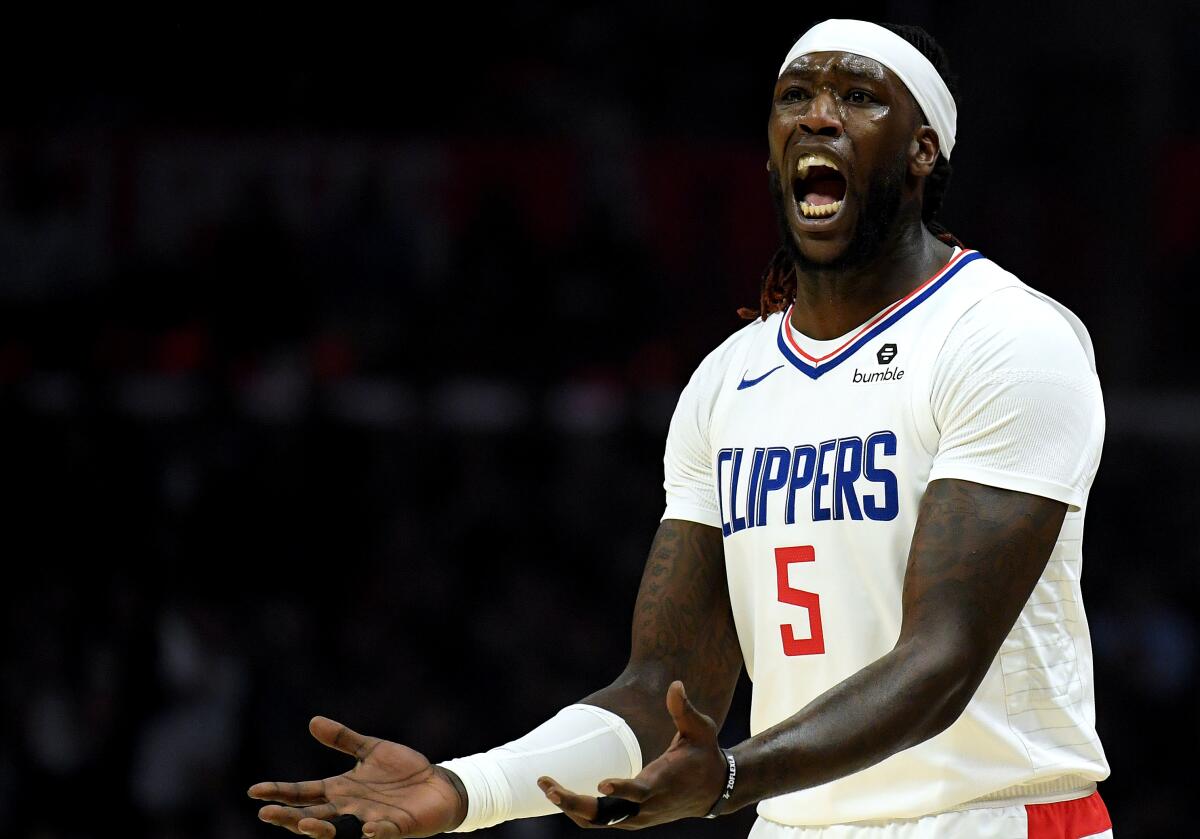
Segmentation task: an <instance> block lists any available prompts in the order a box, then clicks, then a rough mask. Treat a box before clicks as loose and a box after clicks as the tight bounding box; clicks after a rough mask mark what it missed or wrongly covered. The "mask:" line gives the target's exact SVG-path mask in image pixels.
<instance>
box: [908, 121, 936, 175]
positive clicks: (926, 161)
mask: <svg viewBox="0 0 1200 839" xmlns="http://www.w3.org/2000/svg"><path fill="white" fill-rule="evenodd" d="M940 148H941V141H940V140H938V135H937V132H936V131H934V130H933V128H932V127H930V126H928V125H922V126H921V127H920V128H918V129H917V131H916V133H915V134H913V139H912V143H911V144H910V145H909V149H908V171H909V172H910V173H911V174H913V175H916V176H917V177H919V178H927V177H929V173H930V172H932V171H933V165H934V164H935V163H937V159H938V152H939V149H940Z"/></svg>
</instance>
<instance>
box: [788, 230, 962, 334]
mask: <svg viewBox="0 0 1200 839" xmlns="http://www.w3.org/2000/svg"><path fill="white" fill-rule="evenodd" d="M901 229H902V230H904V231H906V233H905V234H904V235H900V236H895V237H892V238H889V239H888V240H886V241H885V242H884V243H883V245H882V246H881V247H880V248H879V252H878V253H877V254H876V256H875V257H873V258H872V259H870V260H869V261H867V262H864V263H862V264H861V265H857V266H855V267H853V268H849V269H838V268H831V269H822V268H820V267H815V266H813V265H811V264H809V265H807V266H805V268H804V269H801V268H800V266H798V265H797V266H796V277H797V282H796V305H795V306H793V307H792V327H793V328H794V329H796V330H797V331H798V332H801V333H803V334H804V335H807V336H808V337H810V338H815V339H816V340H818V341H827V340H829V339H831V338H837V337H839V336H841V335H845V334H846V333H847V332H849V331H850V330H852V329H854V327H856V326H859V325H860V324H862V323H864V322H865V321H866V320H867V318H869V317H871V315H873V314H875V313H876V312H878V311H879V310H880V309H882V308H884V307H885V306H887V305H888V304H889V303H891V302H893V301H895V300H899V299H900V298H901V297H903V296H904V295H906V294H908V292H910V291H912V290H913V289H914V288H916V287H917V286H919V285H920V284H921V283H923V282H925V281H926V280H927V279H929V278H930V277H931V276H933V274H934V273H936V272H937V270H938V269H939V268H941V267H942V266H943V265H945V264H946V262H948V261H949V259H950V255H951V254H952V253H953V252H954V248H953V247H952V246H951V245H947V244H946V243H945V242H943V241H941V240H940V239H938V238H937V237H936V236H934V235H933V234H932V233H930V232H929V231H928V230H927V229H926V227H925V225H924V224H921V223H920V222H919V220H918V222H917V224H915V225H904V226H903V227H902V228H901Z"/></svg>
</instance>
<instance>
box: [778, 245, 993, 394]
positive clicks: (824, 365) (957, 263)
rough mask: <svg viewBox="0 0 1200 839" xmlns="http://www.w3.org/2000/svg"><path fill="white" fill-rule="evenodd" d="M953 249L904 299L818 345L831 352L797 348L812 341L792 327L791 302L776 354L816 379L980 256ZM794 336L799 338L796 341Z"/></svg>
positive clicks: (782, 322)
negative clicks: (825, 346)
mask: <svg viewBox="0 0 1200 839" xmlns="http://www.w3.org/2000/svg"><path fill="white" fill-rule="evenodd" d="M955 248H956V251H955V253H954V254H953V255H951V257H950V259H949V260H948V261H947V262H946V264H945V265H943V266H942V267H941V268H939V269H938V270H937V272H936V273H934V275H933V276H932V277H930V278H929V279H927V280H925V282H923V283H921V284H920V285H919V286H917V287H916V288H914V289H913V290H912V291H910V292H909V293H908V294H906V295H904V297H901V298H900V299H899V300H897V301H895V302H894V303H891V304H890V305H889V306H887V308H885V309H884V310H883V311H881V312H879V313H878V314H876V315H875V316H874V317H872V318H871V319H870V320H869V321H867V322H866V323H865V324H863V325H862V326H860V327H859V328H858V329H856V330H853V331H852V332H849V333H847V334H846V335H843V336H841V337H840V338H833V339H831V340H830V341H828V342H818V343H829V344H833V343H837V344H838V345H837V346H836V347H835V348H834V349H833V350H831V351H830V352H828V353H825V354H824V355H814V354H810V353H808V352H806V351H805V350H804V348H803V347H802V346H801V344H800V340H801V339H802V340H805V341H808V342H812V341H813V340H814V339H812V338H808V337H807V336H805V335H803V333H797V332H796V331H795V330H794V329H793V328H792V307H793V306H795V303H793V304H792V305H791V306H788V307H787V309H786V310H785V311H784V313H783V317H782V318H781V319H780V323H779V336H778V345H779V350H780V352H782V353H783V356H784V358H785V359H787V361H789V362H791V364H792V366H794V367H796V368H797V369H798V370H800V372H802V373H804V374H805V375H806V376H808V377H809V378H812V379H816V378H819V377H820V376H821V375H823V374H825V373H827V372H829V371H830V370H832V369H833V368H835V367H837V366H838V365H839V364H841V363H842V362H843V361H845V360H846V359H847V358H849V357H850V356H851V355H853V354H854V353H855V352H856V351H857V350H858V349H859V348H860V347H861V346H862V345H863V344H865V343H866V342H867V341H869V340H871V339H872V338H874V337H875V336H876V335H879V334H880V333H881V332H883V331H884V330H886V329H887V328H888V327H890V326H891V325H892V324H893V323H895V322H896V321H898V320H900V318H902V317H904V316H905V315H906V314H908V313H909V312H911V311H912V310H913V309H915V308H916V307H917V306H919V305H921V303H923V302H924V301H925V300H927V299H929V297H930V295H932V294H933V293H934V292H936V291H937V290H938V289H939V288H941V287H942V286H943V285H945V284H946V282H947V281H948V280H949V279H950V278H951V277H953V276H954V275H955V274H957V273H958V271H959V270H960V269H961V268H962V267H963V266H964V265H966V264H967V263H969V262H973V261H974V260H976V259H980V258H982V257H983V254H981V253H979V251H976V250H972V249H971V248H958V246H955ZM797 335H799V339H798V338H797ZM822 349H823V348H822Z"/></svg>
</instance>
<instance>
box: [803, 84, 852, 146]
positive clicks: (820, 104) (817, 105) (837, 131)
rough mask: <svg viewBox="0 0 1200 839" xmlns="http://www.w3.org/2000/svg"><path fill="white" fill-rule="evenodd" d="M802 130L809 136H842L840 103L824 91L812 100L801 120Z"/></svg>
mask: <svg viewBox="0 0 1200 839" xmlns="http://www.w3.org/2000/svg"><path fill="white" fill-rule="evenodd" d="M800 128H801V129H803V130H804V131H805V133H808V134H821V135H824V136H826V137H840V136H841V135H842V130H843V126H842V118H841V115H840V113H839V111H838V102H837V99H836V98H835V97H834V95H833V94H832V93H830V92H829V91H828V90H822V91H821V92H820V93H818V94H817V95H816V96H814V97H813V98H812V102H811V103H810V104H809V107H808V110H807V111H806V112H805V114H804V116H802V117H801V118H800Z"/></svg>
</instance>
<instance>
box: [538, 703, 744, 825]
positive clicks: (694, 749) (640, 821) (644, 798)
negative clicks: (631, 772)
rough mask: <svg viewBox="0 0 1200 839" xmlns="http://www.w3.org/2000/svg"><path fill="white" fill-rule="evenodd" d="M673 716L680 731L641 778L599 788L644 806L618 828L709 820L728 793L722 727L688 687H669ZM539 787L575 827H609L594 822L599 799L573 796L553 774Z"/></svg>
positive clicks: (614, 780) (610, 781)
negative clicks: (691, 697)
mask: <svg viewBox="0 0 1200 839" xmlns="http://www.w3.org/2000/svg"><path fill="white" fill-rule="evenodd" d="M667 711H668V712H670V714H671V718H672V719H673V720H674V721H675V729H676V733H675V737H674V738H673V739H672V740H671V745H670V746H669V747H667V750H666V751H665V752H663V753H662V755H661V756H660V757H659V758H658V759H657V760H655V761H653V762H651V763H650V764H649V765H648V766H646V767H644V768H643V769H642V771H641V772H639V773H638V776H637V777H636V778H630V779H622V778H606V779H605V780H603V781H601V782H600V783H599V784H598V785H597V789H598V790H599V791H600V792H601V793H602V794H604V795H612V796H616V797H618V798H626V799H629V800H630V801H636V802H638V804H639V805H641V809H640V810H639V812H638V814H637V815H636V816H630V817H629V818H627V819H625V820H624V821H621V822H618V823H617V824H614V825H612V826H613V827H618V828H621V829H622V830H638V829H640V828H643V827H650V826H652V825H656V824H663V823H664V822H670V821H675V820H676V819H683V818H688V817H703V816H705V815H707V814H708V811H709V809H710V808H711V807H712V805H713V802H714V801H716V800H717V796H719V795H720V794H721V792H722V791H723V790H724V788H725V780H726V778H727V777H728V772H729V764H728V763H726V762H725V757H724V756H723V755H722V754H721V749H720V747H719V746H718V745H717V726H716V723H714V722H713V719H712V717H709V716H707V715H705V714H702V713H700V712H699V711H697V710H696V709H695V707H694V706H693V705H692V703H691V702H689V701H688V698H687V694H686V693H685V692H684V690H683V682H680V681H674V682H671V686H670V687H669V688H667ZM538 786H539V787H541V789H542V792H543V793H545V794H546V797H547V798H549V799H550V801H552V802H553V803H554V804H555V805H556V806H557V807H558V808H559V809H560V810H562V811H563V812H564V813H566V814H567V817H568V818H570V819H571V821H573V822H575V824H577V825H579V826H580V827H605V825H597V824H592V823H591V820H592V819H593V818H595V817H596V801H597V799H596V797H595V796H592V795H581V794H577V793H574V792H571V791H570V790H568V789H565V788H563V787H562V786H560V785H559V783H558V782H557V781H555V780H554V779H553V778H551V777H549V776H548V775H543V776H542V777H541V778H539V779H538Z"/></svg>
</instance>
